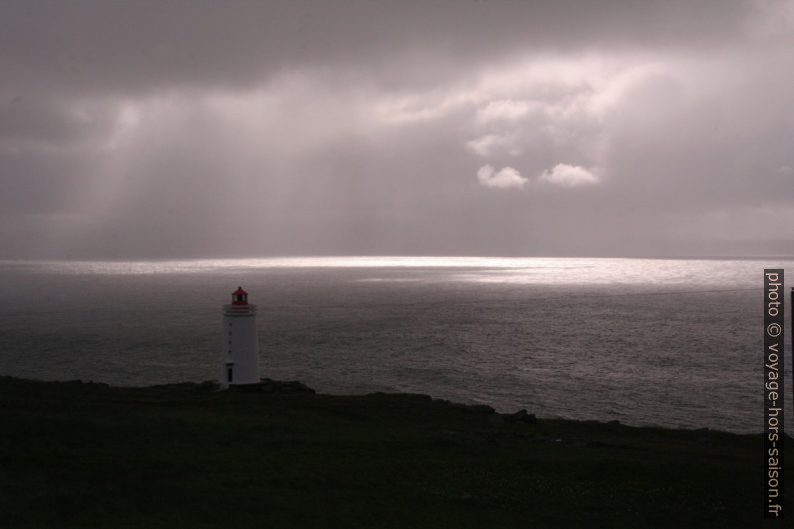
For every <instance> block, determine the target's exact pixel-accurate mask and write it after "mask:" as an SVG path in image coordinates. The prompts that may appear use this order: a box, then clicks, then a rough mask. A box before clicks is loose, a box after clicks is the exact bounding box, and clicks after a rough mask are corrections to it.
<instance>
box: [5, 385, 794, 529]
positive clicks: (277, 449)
mask: <svg viewBox="0 0 794 529" xmlns="http://www.w3.org/2000/svg"><path fill="white" fill-rule="evenodd" d="M760 411H761V410H759V413H760ZM0 421H1V422H0V424H2V435H1V436H0V527H8V528H11V527H59V528H61V527H64V528H65V527H97V528H99V527H101V528H113V527H128V528H156V527H167V528H176V527H229V528H247V527H257V528H263V527H272V528H295V527H318V528H319V527H362V528H373V529H375V528H391V527H395V528H397V527H399V528H422V527H427V528H445V527H452V528H466V527H470V528H487V527H501V528H512V527H517V528H523V527H610V528H611V527H632V528H634V527H720V528H724V527H762V526H769V524H765V523H763V520H762V519H761V516H762V508H761V505H762V501H763V497H762V493H763V481H762V480H763V476H762V467H761V465H762V461H763V453H762V452H763V445H762V441H761V437H760V435H732V434H726V433H720V432H714V431H708V430H699V431H678V430H664V429H653V428H632V427H627V426H622V425H618V424H604V423H596V422H571V421H561V420H543V419H539V420H534V418H533V417H531V416H528V415H516V416H507V415H498V414H494V413H492V411H491V410H489V409H488V408H487V407H466V406H460V405H455V404H451V403H449V402H445V401H437V400H431V399H430V398H429V397H425V396H421V395H386V394H374V395H367V396H351V397H340V396H328V395H314V394H311V393H307V392H303V391H301V388H300V386H299V385H294V386H290V385H283V384H270V385H268V386H267V387H266V388H265V389H264V390H262V389H257V390H235V391H225V392H217V391H213V390H212V389H211V387H209V385H208V384H204V385H199V384H180V385H172V386H159V387H149V388H115V387H108V386H105V385H101V384H82V383H79V382H66V383H53V382H33V381H26V380H19V379H12V378H6V377H0ZM788 453H789V454H790V456H789V461H792V459H794V449H792V447H791V443H790V442H789V444H788ZM791 467H792V465H790V464H789V465H788V474H789V476H792V475H794V469H792V468H791ZM789 496H794V489H792V490H791V491H790V492H789ZM791 503H792V502H790V501H789V502H788V504H787V506H786V507H787V509H789V510H790V509H791V508H792V506H791ZM790 514H791V515H792V517H794V511H791V512H790ZM778 525H779V524H778Z"/></svg>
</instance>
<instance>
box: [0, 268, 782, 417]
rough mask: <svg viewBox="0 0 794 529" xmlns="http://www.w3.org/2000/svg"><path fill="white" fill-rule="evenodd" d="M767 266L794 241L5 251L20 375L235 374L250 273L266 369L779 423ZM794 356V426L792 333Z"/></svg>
mask: <svg viewBox="0 0 794 529" xmlns="http://www.w3.org/2000/svg"><path fill="white" fill-rule="evenodd" d="M764 268H785V269H787V270H788V271H789V273H794V260H792V259H782V258H769V259H611V258H486V257H483V258H480V257H313V258H306V257H293V258H267V259H224V260H217V259H200V260H174V261H129V262H121V261H114V262H100V261H0V375H6V376H14V377H24V378H32V379H41V380H75V379H80V380H83V381H93V382H102V383H107V384H113V385H124V386H146V385H153V384H169V383H179V382H187V381H193V382H201V381H205V380H213V379H217V378H218V377H219V375H220V373H221V369H220V366H221V359H222V354H221V353H222V339H223V338H222V329H221V306H222V305H223V304H225V303H229V302H230V300H231V292H232V291H234V290H235V289H236V288H237V287H238V286H242V287H243V288H244V289H245V290H247V291H248V293H249V300H250V301H251V302H252V303H255V304H256V305H257V307H258V314H257V326H258V334H259V343H260V349H261V352H260V357H261V358H260V365H261V371H262V376H263V377H269V378H273V379H278V380H300V381H302V382H304V383H306V384H308V385H309V386H311V387H313V388H315V389H316V390H317V391H319V392H324V393H331V394H363V393H370V392H378V391H380V392H410V393H423V394H427V395H431V396H432V397H434V398H441V399H448V400H452V401H457V402H463V403H480V404H488V405H491V406H493V407H494V408H496V409H497V410H498V411H501V412H514V411H517V410H520V409H526V410H528V411H529V412H530V413H534V414H536V415H537V416H539V417H554V418H567V419H579V420H597V421H612V420H618V421H620V422H621V423H624V424H630V425H653V426H663V427H670V428H692V429H698V428H710V429H717V430H724V431H731V432H738V433H751V432H761V431H762V429H763V401H762V398H763V359H764V355H763V352H764V351H763V310H764V297H763V271H764ZM792 277H793V278H794V275H792ZM787 310H788V308H787ZM788 314H790V313H789V312H787V320H788ZM786 332H787V333H788V334H787V335H788V336H791V329H790V328H788V325H787V329H786ZM786 359H787V365H786V377H787V381H786V384H787V386H786V416H787V421H786V422H787V428H786V430H788V431H792V427H794V420H793V419H792V409H793V408H794V406H793V405H792V400H791V388H792V384H791V364H792V362H791V352H790V346H788V345H787V349H786Z"/></svg>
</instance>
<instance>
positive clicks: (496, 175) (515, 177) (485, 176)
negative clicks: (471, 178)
mask: <svg viewBox="0 0 794 529" xmlns="http://www.w3.org/2000/svg"><path fill="white" fill-rule="evenodd" d="M477 181H478V182H480V185H482V186H485V187H495V188H498V189H509V188H511V187H517V188H522V187H524V186H525V185H526V183H527V182H528V181H529V180H527V179H526V178H524V177H523V176H521V174H520V173H519V172H518V171H516V170H515V169H513V168H512V167H502V168H501V169H500V170H499V171H496V170H495V169H494V168H493V167H492V166H490V165H483V166H482V167H480V169H479V171H477Z"/></svg>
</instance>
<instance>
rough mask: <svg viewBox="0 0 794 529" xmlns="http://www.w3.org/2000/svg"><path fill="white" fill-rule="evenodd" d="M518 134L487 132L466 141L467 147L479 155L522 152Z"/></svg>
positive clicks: (514, 154)
mask: <svg viewBox="0 0 794 529" xmlns="http://www.w3.org/2000/svg"><path fill="white" fill-rule="evenodd" d="M519 143H520V142H519V139H518V136H517V135H516V134H514V133H507V134H486V135H484V136H481V137H479V138H476V139H474V140H469V141H467V142H466V148H467V149H468V150H470V151H471V152H473V153H474V154H476V155H478V156H491V155H493V154H496V153H507V154H510V155H512V156H517V155H519V154H521V147H520V146H519Z"/></svg>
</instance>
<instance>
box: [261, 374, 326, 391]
mask: <svg viewBox="0 0 794 529" xmlns="http://www.w3.org/2000/svg"><path fill="white" fill-rule="evenodd" d="M258 386H259V390H260V391H263V392H265V393H270V394H286V395H294V394H300V393H304V394H312V395H313V394H314V393H315V391H314V390H313V389H312V388H310V387H309V386H307V385H306V384H304V383H303V382H299V381H297V380H289V381H282V380H273V379H270V378H263V379H261V380H260V382H259V384H258Z"/></svg>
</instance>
